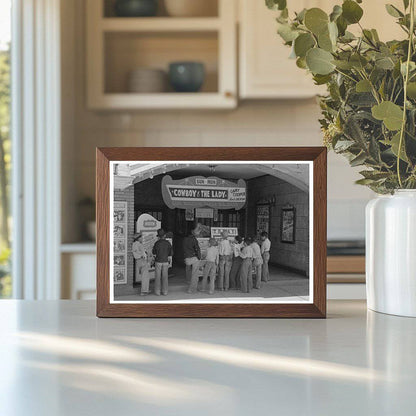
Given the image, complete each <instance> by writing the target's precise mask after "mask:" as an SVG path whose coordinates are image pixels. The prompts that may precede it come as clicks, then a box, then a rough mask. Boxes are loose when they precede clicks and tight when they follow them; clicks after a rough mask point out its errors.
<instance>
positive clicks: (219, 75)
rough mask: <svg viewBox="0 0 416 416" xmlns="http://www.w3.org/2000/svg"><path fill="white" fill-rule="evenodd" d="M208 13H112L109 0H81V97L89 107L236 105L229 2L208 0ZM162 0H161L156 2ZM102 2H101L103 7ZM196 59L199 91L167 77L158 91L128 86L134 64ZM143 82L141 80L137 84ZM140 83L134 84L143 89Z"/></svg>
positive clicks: (165, 65) (161, 65)
mask: <svg viewBox="0 0 416 416" xmlns="http://www.w3.org/2000/svg"><path fill="white" fill-rule="evenodd" d="M214 1H215V4H216V6H217V9H218V12H217V13H216V14H217V15H216V16H211V17H189V18H182V17H167V16H166V13H164V12H163V10H162V11H161V12H160V13H159V14H158V16H157V17H132V18H130V17H115V16H114V12H113V11H114V6H113V5H114V2H113V0H108V1H107V0H105V1H104V2H103V1H102V0H100V1H97V0H87V48H86V49H87V56H86V61H87V92H88V93H87V103H88V107H89V108H91V109H100V110H101V109H107V110H113V109H146V108H151V109H158V108H160V109H169V108H172V109H176V108H181V109H185V108H189V109H215V108H224V109H227V108H235V107H236V105H237V70H236V60H237V56H236V55H237V49H236V48H237V45H236V30H230V27H233V26H234V27H235V28H236V15H235V4H234V2H233V1H230V0H214ZM160 3H161V4H163V2H160ZM103 5H104V7H103ZM181 61H193V62H201V63H203V64H204V68H205V74H206V76H205V80H204V83H203V86H202V88H201V90H200V91H198V92H195V93H176V92H175V91H173V89H172V88H171V87H170V86H169V83H167V86H166V87H165V88H160V91H161V92H156V93H136V92H129V87H128V84H129V82H128V79H129V75H130V73H131V72H132V71H136V70H138V69H143V68H145V69H146V68H147V69H157V70H163V71H165V73H166V78H167V77H168V70H169V64H170V63H172V62H181ZM142 85H143V84H142ZM142 85H140V86H139V90H141V91H147V90H149V88H146V89H143V88H141V87H142Z"/></svg>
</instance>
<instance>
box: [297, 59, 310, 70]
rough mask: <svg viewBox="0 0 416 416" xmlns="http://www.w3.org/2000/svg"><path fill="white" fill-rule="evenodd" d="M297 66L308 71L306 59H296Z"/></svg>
mask: <svg viewBox="0 0 416 416" xmlns="http://www.w3.org/2000/svg"><path fill="white" fill-rule="evenodd" d="M296 66H297V67H298V68H301V69H307V68H308V67H307V66H306V59H305V58H304V57H301V58H298V59H296Z"/></svg>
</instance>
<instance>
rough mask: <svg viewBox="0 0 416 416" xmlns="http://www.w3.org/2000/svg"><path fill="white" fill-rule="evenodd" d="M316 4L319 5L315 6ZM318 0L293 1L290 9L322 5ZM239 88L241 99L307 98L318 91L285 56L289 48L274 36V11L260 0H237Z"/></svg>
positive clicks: (291, 60)
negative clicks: (238, 20)
mask: <svg viewBox="0 0 416 416" xmlns="http://www.w3.org/2000/svg"><path fill="white" fill-rule="evenodd" d="M318 3H319V5H318ZM321 3H323V2H318V1H311V0H293V1H291V2H289V7H290V10H292V11H293V10H302V9H303V8H305V7H313V6H314V5H315V6H318V7H322V5H321ZM239 13H240V14H239V19H240V23H239V41H240V43H239V49H240V50H239V91H240V97H241V98H243V99H244V98H254V99H255V98H309V97H313V96H315V95H316V94H318V92H319V89H320V88H318V87H317V86H315V85H314V83H313V81H312V77H311V75H309V74H307V73H306V71H304V70H302V69H300V68H298V67H297V66H296V63H295V61H294V60H293V59H289V55H290V48H288V47H287V46H285V45H284V44H283V41H282V40H281V38H280V36H278V35H277V33H276V29H277V25H276V19H275V17H276V16H277V15H278V12H275V11H272V10H269V9H268V8H267V7H266V6H265V4H264V1H253V0H239Z"/></svg>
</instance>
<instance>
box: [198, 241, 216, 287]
mask: <svg viewBox="0 0 416 416" xmlns="http://www.w3.org/2000/svg"><path fill="white" fill-rule="evenodd" d="M205 260H206V263H205V266H204V274H203V277H202V291H203V292H205V291H206V290H207V280H208V276H209V291H208V293H209V294H210V295H212V294H213V293H214V288H215V274H216V272H217V267H218V262H219V253H218V248H217V240H215V238H210V239H209V247H208V249H207V256H206V258H205Z"/></svg>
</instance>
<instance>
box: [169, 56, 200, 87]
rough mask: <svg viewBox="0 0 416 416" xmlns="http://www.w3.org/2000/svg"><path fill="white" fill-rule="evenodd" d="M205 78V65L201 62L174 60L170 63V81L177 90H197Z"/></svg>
mask: <svg viewBox="0 0 416 416" xmlns="http://www.w3.org/2000/svg"><path fill="white" fill-rule="evenodd" d="M204 80H205V67H204V64H203V63H201V62H172V63H171V64H170V65H169V82H170V84H171V86H172V88H173V89H174V90H175V91H176V92H197V91H199V90H200V89H201V87H202V85H203V83H204Z"/></svg>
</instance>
